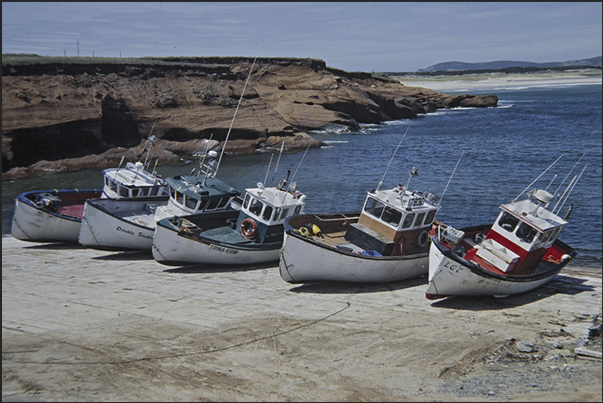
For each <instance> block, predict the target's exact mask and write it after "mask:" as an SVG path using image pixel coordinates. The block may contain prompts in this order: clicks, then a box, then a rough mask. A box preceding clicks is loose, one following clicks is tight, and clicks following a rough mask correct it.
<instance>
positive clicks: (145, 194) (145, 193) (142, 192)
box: [138, 189, 153, 196]
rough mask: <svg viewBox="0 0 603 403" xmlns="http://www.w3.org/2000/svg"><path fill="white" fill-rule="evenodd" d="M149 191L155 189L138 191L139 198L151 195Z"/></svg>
mask: <svg viewBox="0 0 603 403" xmlns="http://www.w3.org/2000/svg"><path fill="white" fill-rule="evenodd" d="M149 190H153V189H138V195H139V196H147V195H148V194H149Z"/></svg>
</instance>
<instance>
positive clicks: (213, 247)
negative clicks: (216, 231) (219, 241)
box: [209, 244, 239, 255]
mask: <svg viewBox="0 0 603 403" xmlns="http://www.w3.org/2000/svg"><path fill="white" fill-rule="evenodd" d="M209 249H210V250H215V251H217V252H220V253H227V254H229V255H236V254H237V253H239V251H238V250H235V249H229V248H225V247H223V246H218V245H214V244H211V245H209Z"/></svg>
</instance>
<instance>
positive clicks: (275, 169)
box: [272, 140, 285, 180]
mask: <svg viewBox="0 0 603 403" xmlns="http://www.w3.org/2000/svg"><path fill="white" fill-rule="evenodd" d="M283 147H285V140H283V142H282V143H281V151H280V152H279V154H278V160H276V166H275V167H274V174H273V175H272V180H274V177H275V176H276V171H277V170H278V164H279V162H281V155H283Z"/></svg>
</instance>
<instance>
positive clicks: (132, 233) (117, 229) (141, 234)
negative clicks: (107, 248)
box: [115, 226, 153, 239]
mask: <svg viewBox="0 0 603 403" xmlns="http://www.w3.org/2000/svg"><path fill="white" fill-rule="evenodd" d="M115 230H116V231H118V232H123V233H124V234H128V235H135V234H134V231H132V230H129V229H127V228H122V227H120V226H117V228H115ZM138 237H139V238H146V239H153V237H152V236H150V235H145V234H143V233H142V232H139V233H138Z"/></svg>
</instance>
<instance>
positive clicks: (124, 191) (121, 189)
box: [119, 186, 129, 197]
mask: <svg viewBox="0 0 603 403" xmlns="http://www.w3.org/2000/svg"><path fill="white" fill-rule="evenodd" d="M128 194H129V192H128V188H127V187H123V186H120V187H119V195H120V196H121V197H128Z"/></svg>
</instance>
